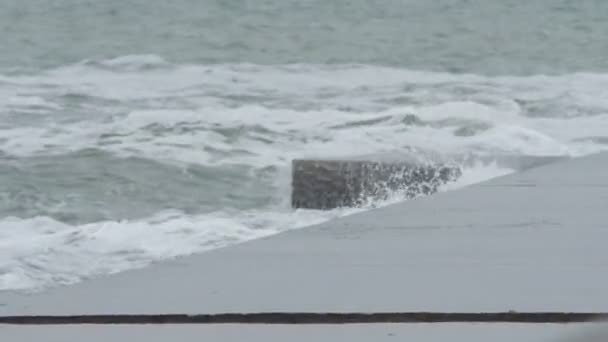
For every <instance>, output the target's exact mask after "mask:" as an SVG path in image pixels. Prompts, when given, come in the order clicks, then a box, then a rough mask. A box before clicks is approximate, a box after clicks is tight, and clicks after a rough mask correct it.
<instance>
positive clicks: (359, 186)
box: [291, 159, 461, 209]
mask: <svg viewBox="0 0 608 342" xmlns="http://www.w3.org/2000/svg"><path fill="white" fill-rule="evenodd" d="M460 175H461V171H460V169H459V168H457V167H451V166H445V165H416V164H412V163H404V162H386V161H366V160H313V159H296V160H293V162H292V194H291V204H292V207H294V208H306V209H333V208H338V207H357V206H361V205H364V204H366V203H369V201H377V200H385V199H388V198H389V196H391V195H393V194H395V193H399V194H402V195H403V197H404V198H405V199H407V198H413V197H415V196H417V195H428V194H432V193H434V192H436V191H437V189H438V187H439V186H440V185H442V184H445V183H446V182H449V181H452V180H455V179H457V178H458V177H460Z"/></svg>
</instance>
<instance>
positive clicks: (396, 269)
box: [0, 154, 608, 329]
mask: <svg viewBox="0 0 608 342" xmlns="http://www.w3.org/2000/svg"><path fill="white" fill-rule="evenodd" d="M606 171H608V154H599V155H594V156H589V157H586V158H582V159H575V160H566V161H559V162H556V163H553V164H550V165H545V166H541V167H538V168H535V169H530V170H527V171H525V172H522V173H520V174H514V175H509V176H505V177H501V178H498V179H495V180H491V181H489V182H485V183H481V184H477V185H473V186H470V187H468V188H465V189H461V190H457V191H450V192H445V193H439V194H436V195H433V196H429V197H425V198H418V199H416V200H412V201H408V202H405V203H400V204H396V205H391V206H388V207H384V208H379V209H376V210H373V211H369V212H365V213H361V214H355V215H351V216H348V217H345V218H342V219H339V220H335V221H332V222H328V223H324V224H321V225H318V226H314V227H309V228H304V229H301V230H296V231H289V232H286V233H283V234H279V235H275V236H272V237H269V238H265V239H261V240H257V241H251V242H246V243H243V244H240V245H237V246H232V247H229V248H225V249H220V250H215V251H211V252H207V253H203V254H200V255H195V256H190V257H185V258H180V259H176V260H173V261H170V262H165V263H162V264H158V265H154V266H151V267H148V268H145V269H141V270H134V271H129V272H124V273H120V274H116V275H112V276H108V277H104V278H100V279H94V280H90V281H85V282H83V283H80V284H76V285H73V286H68V287H60V288H55V289H52V290H49V291H47V292H44V293H40V294H35V295H31V296H24V295H19V294H12V293H1V294H0V315H21V314H40V315H42V314H112V313H123V314H136V313H219V312H262V311H308V312H319V311H320V312H342V311H350V312H353V311H354V312H359V311H361V312H373V311H419V310H429V311H430V310H433V311H471V312H475V311H506V310H518V311H526V310H533V311H596V310H597V311H600V310H603V311H606V310H608V291H606V289H607V288H608V249H607V248H606V247H607V244H608V242H607V241H608V176H607V175H606ZM0 329H5V328H4V327H2V328H0Z"/></svg>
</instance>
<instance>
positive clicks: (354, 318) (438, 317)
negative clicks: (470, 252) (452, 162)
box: [0, 311, 608, 325]
mask: <svg viewBox="0 0 608 342" xmlns="http://www.w3.org/2000/svg"><path fill="white" fill-rule="evenodd" d="M602 320H608V313H605V312H513V311H508V312H493V313H492V312H375V313H338V312H331V313H312V312H262V313H220V314H194V315H188V314H151V315H138V314H133V315H71V316H51V315H44V316H0V324H15V325H67V324H69V325H73V324H356V323H450V322H454V323H455V322H461V323H584V322H595V321H602Z"/></svg>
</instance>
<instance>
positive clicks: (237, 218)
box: [0, 209, 356, 291]
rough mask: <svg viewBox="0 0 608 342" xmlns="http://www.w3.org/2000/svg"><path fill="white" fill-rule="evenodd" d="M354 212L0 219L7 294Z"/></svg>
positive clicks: (1, 284)
mask: <svg viewBox="0 0 608 342" xmlns="http://www.w3.org/2000/svg"><path fill="white" fill-rule="evenodd" d="M355 211H356V210H355V209H350V210H349V209H344V210H335V211H331V212H322V213H319V212H315V211H307V210H298V211H295V212H291V211H285V212H272V211H246V212H238V213H234V212H216V213H210V214H203V215H184V214H182V213H180V212H176V211H167V212H162V213H159V214H157V215H154V216H152V217H149V218H146V219H141V220H133V221H121V222H117V221H107V222H94V223H89V224H82V225H68V224H64V223H61V222H58V221H55V220H53V219H51V218H48V217H34V218H29V219H19V218H4V219H2V220H0V290H27V291H37V290H40V289H42V288H44V287H47V286H56V285H58V284H71V283H75V282H78V281H80V280H82V279H85V278H90V277H96V276H99V275H104V274H111V273H116V272H120V271H124V270H127V269H133V268H139V267H143V266H146V265H149V264H150V263H154V262H156V261H159V260H165V259H171V258H175V257H180V256H185V255H188V254H192V253H200V252H204V251H208V250H211V249H215V248H219V247H224V246H227V245H230V244H234V243H238V242H244V241H247V240H251V239H256V238H260V237H264V236H268V235H272V234H276V233H278V232H280V231H282V230H285V229H295V228H299V227H302V226H304V225H312V224H315V223H320V222H323V221H325V220H328V219H330V218H332V217H337V216H340V215H344V214H346V213H349V212H355Z"/></svg>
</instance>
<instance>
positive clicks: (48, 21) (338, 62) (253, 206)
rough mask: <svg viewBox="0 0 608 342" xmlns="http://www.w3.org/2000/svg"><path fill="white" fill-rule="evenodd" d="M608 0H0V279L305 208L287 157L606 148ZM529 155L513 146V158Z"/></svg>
mask: <svg viewBox="0 0 608 342" xmlns="http://www.w3.org/2000/svg"><path fill="white" fill-rule="evenodd" d="M606 18H608V1H605V0H576V1H574V0H529V1H521V0H488V1H475V0H433V1H427V0H349V1H345V0H331V1H328V0H298V1H296V0H171V1H155V0H120V1H119V0H28V1H16V0H0V291H24V292H30V291H40V290H43V289H47V288H49V287H53V286H59V285H65V284H72V283H76V282H80V281H83V280H85V279H90V278H94V277H100V276H103V275H107V274H111V273H116V272H122V271H126V270H129V269H135V268H140V267H145V266H149V265H151V264H154V263H157V262H161V261H163V260H167V259H171V258H176V257H182V256H186V255H189V254H193V253H201V252H205V251H208V250H212V249H216V248H221V247H225V246H229V245H232V244H235V243H240V242H244V241H248V240H252V239H256V238H261V237H266V236H270V235H272V234H277V233H279V232H283V231H286V230H290V229H298V228H301V227H305V226H309V225H314V224H318V223H321V222H325V221H327V220H331V219H334V218H337V217H341V216H344V215H350V214H352V213H355V212H361V211H365V210H373V208H375V207H378V206H383V205H387V204H390V203H394V202H395V201H399V200H400V199H399V196H398V194H396V196H395V198H394V199H392V200H389V201H383V202H378V203H372V204H370V205H367V206H364V207H360V208H341V209H335V210H326V211H319V210H304V209H297V210H295V209H293V208H291V206H290V182H291V179H290V177H291V170H290V167H291V161H292V160H293V159H295V158H304V157H306V158H332V157H345V156H355V157H356V156H360V155H374V154H380V153H382V154H386V153H406V154H408V155H409V156H410V157H414V158H417V160H419V161H420V162H427V161H433V162H438V161H439V162H446V163H447V162H449V163H456V164H457V165H458V166H459V167H461V169H462V171H463V175H462V177H461V178H460V179H459V180H457V181H456V182H454V183H451V184H448V185H446V186H445V187H444V188H442V189H441V191H453V190H454V189H458V188H461V187H464V186H469V185H471V184H475V183H478V182H482V181H484V180H487V179H491V178H494V177H499V176H502V175H506V174H509V173H513V172H518V171H520V170H522V169H524V168H525V167H529V165H530V164H531V163H532V164H533V163H534V161H543V160H547V158H549V159H551V158H570V157H578V156H584V155H588V154H591V153H596V152H599V151H602V150H608V40H607V37H608V20H606ZM531 161H532V162H531Z"/></svg>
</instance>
